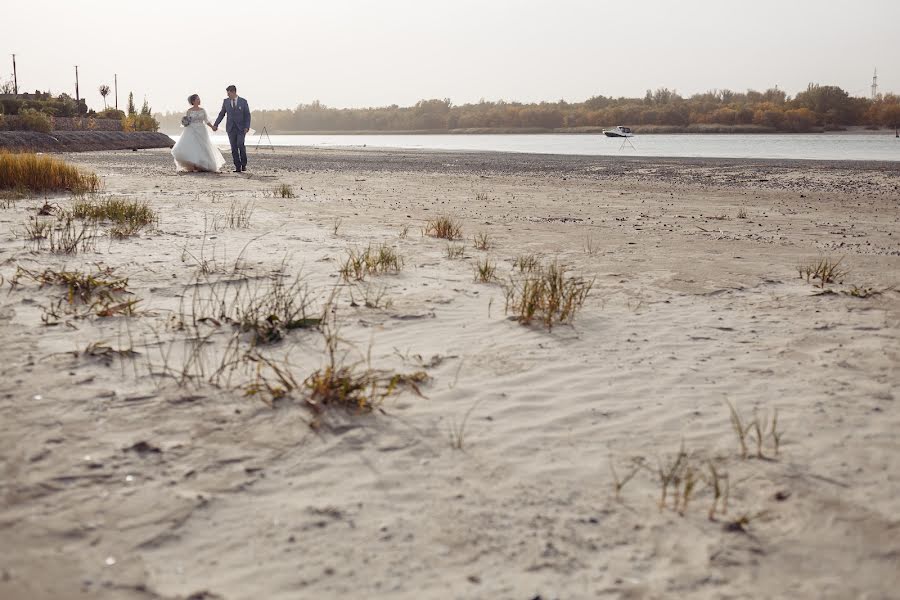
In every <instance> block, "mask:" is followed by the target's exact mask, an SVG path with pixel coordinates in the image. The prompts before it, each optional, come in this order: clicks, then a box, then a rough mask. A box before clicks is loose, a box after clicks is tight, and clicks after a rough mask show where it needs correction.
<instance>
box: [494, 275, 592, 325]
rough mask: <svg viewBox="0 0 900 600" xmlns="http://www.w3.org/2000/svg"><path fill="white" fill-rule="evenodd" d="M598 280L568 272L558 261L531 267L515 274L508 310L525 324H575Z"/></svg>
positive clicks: (509, 290) (510, 287)
mask: <svg viewBox="0 0 900 600" xmlns="http://www.w3.org/2000/svg"><path fill="white" fill-rule="evenodd" d="M593 285H594V279H591V280H589V281H588V280H585V279H583V278H581V277H574V276H570V275H568V273H567V272H566V269H565V267H563V266H562V265H560V264H559V263H557V262H555V261H554V262H552V263H550V264H548V265H543V264H540V265H537V266H530V270H527V271H523V272H520V274H519V275H515V274H514V275H513V276H512V277H511V278H510V283H509V285H508V286H507V288H506V312H507V314H509V313H512V314H513V315H514V316H515V317H516V320H518V321H519V322H520V323H521V324H523V325H530V324H531V323H532V322H534V321H535V320H538V321H540V322H541V323H542V324H543V325H544V326H545V327H547V329H548V330H552V329H553V325H554V324H555V323H571V322H572V319H574V317H575V314H576V313H577V312H578V311H579V310H580V309H581V307H582V306H584V302H585V300H586V299H587V297H588V294H590V292H591V288H592V287H593Z"/></svg>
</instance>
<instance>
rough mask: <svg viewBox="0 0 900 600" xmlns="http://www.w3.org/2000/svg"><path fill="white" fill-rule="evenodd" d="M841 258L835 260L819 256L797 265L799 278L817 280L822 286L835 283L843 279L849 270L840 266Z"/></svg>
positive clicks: (808, 280)
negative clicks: (816, 258) (812, 260)
mask: <svg viewBox="0 0 900 600" xmlns="http://www.w3.org/2000/svg"><path fill="white" fill-rule="evenodd" d="M842 260H844V259H843V258H839V259H837V260H834V259H831V258H827V257H825V258H820V259H818V260H817V261H815V262H811V263H807V264H805V265H800V266H799V267H797V271H798V272H799V273H800V278H801V279H802V278H805V279H806V281H807V282H810V283H811V282H813V281H814V280H816V279H818V280H819V287H821V288H824V287H825V284H826V283H835V282H837V281H838V280H841V282H842V281H843V279H844V277H846V276H847V275H848V274H849V273H850V271H849V269H844V268H842V267H841V261H842Z"/></svg>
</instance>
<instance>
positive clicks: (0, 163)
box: [0, 151, 101, 194]
mask: <svg viewBox="0 0 900 600" xmlns="http://www.w3.org/2000/svg"><path fill="white" fill-rule="evenodd" d="M100 186H101V182H100V178H99V177H97V175H95V174H94V173H91V172H84V171H81V170H79V169H77V168H75V167H73V166H71V165H68V164H66V163H65V162H63V161H61V160H59V159H57V158H53V157H51V156H47V155H45V154H33V153H16V154H12V153H9V152H3V151H0V189H3V190H19V191H22V190H28V191H29V192H32V193H42V192H57V191H69V192H72V193H75V194H83V193H89V192H97V191H99V190H100Z"/></svg>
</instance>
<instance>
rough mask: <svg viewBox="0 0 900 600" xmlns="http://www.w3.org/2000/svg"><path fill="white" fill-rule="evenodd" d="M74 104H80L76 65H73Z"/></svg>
mask: <svg viewBox="0 0 900 600" xmlns="http://www.w3.org/2000/svg"><path fill="white" fill-rule="evenodd" d="M75 104H81V96H80V95H79V94H78V65H75Z"/></svg>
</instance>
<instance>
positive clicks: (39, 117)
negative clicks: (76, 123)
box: [19, 108, 52, 133]
mask: <svg viewBox="0 0 900 600" xmlns="http://www.w3.org/2000/svg"><path fill="white" fill-rule="evenodd" d="M19 122H20V123H21V124H22V127H24V128H25V129H26V130H27V131H39V132H41V133H50V130H51V129H52V126H51V124H50V117H48V116H47V115H45V114H44V113H42V112H39V111H36V110H34V109H33V108H26V109H25V110H23V111H21V112H20V113H19Z"/></svg>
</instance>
